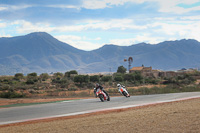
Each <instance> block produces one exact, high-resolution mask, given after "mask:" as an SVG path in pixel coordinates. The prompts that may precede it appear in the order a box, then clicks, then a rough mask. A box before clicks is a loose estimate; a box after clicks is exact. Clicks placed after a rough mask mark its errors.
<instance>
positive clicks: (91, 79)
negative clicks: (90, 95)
mask: <svg viewBox="0 0 200 133" xmlns="http://www.w3.org/2000/svg"><path fill="white" fill-rule="evenodd" d="M90 81H91V82H99V76H98V75H94V76H90Z"/></svg>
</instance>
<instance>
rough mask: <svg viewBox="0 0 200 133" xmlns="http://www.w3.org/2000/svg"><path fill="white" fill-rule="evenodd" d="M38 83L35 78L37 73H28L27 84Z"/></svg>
mask: <svg viewBox="0 0 200 133" xmlns="http://www.w3.org/2000/svg"><path fill="white" fill-rule="evenodd" d="M37 81H38V77H37V73H35V72H33V73H29V74H28V75H27V82H26V83H27V84H34V82H37Z"/></svg>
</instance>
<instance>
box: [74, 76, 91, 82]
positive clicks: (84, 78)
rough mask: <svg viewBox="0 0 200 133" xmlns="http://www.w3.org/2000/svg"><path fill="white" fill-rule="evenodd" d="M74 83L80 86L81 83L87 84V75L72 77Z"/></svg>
mask: <svg viewBox="0 0 200 133" xmlns="http://www.w3.org/2000/svg"><path fill="white" fill-rule="evenodd" d="M74 82H77V83H80V84H82V83H83V82H86V83H87V82H89V76H88V75H77V76H75V77H74Z"/></svg>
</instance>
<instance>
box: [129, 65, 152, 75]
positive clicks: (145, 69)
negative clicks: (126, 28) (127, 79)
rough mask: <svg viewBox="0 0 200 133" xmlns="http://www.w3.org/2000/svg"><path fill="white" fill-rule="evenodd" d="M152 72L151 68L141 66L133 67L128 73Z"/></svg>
mask: <svg viewBox="0 0 200 133" xmlns="http://www.w3.org/2000/svg"><path fill="white" fill-rule="evenodd" d="M138 71H139V72H142V73H143V72H152V67H151V66H150V67H144V65H142V66H141V67H133V68H131V69H130V70H129V73H134V72H138Z"/></svg>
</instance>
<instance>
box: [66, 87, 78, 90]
mask: <svg viewBox="0 0 200 133" xmlns="http://www.w3.org/2000/svg"><path fill="white" fill-rule="evenodd" d="M77 90H78V89H77V88H74V87H73V88H69V89H68V91H77Z"/></svg>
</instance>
